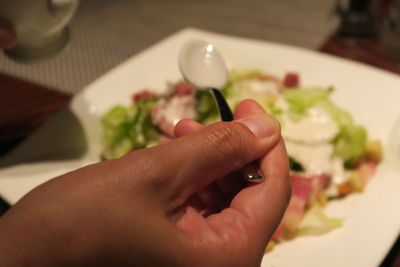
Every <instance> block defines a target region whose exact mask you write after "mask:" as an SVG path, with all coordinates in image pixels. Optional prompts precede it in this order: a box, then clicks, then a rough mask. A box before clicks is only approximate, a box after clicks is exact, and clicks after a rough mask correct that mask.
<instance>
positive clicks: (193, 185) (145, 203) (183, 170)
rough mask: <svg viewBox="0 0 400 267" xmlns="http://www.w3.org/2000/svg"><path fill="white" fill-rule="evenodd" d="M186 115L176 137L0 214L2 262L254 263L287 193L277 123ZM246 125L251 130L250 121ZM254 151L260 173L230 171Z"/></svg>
mask: <svg viewBox="0 0 400 267" xmlns="http://www.w3.org/2000/svg"><path fill="white" fill-rule="evenodd" d="M235 119H236V121H233V122H219V123H216V124H213V125H210V126H207V127H203V126H202V125H199V124H197V123H196V122H194V121H191V120H183V121H181V122H180V123H178V125H177V126H176V128H175V134H176V136H177V137H179V138H177V139H176V140H173V141H171V142H169V143H166V144H163V145H159V146H156V147H152V148H149V149H143V150H136V151H133V152H131V153H129V154H128V155H126V156H124V157H122V158H120V159H117V160H109V161H105V162H101V163H98V164H94V165H91V166H88V167H84V168H82V169H79V170H77V171H74V172H71V173H68V174H65V175H63V176H60V177H58V178H56V179H53V180H51V181H49V182H47V183H45V184H43V185H41V186H39V187H38V188H36V189H34V190H33V191H32V192H31V193H29V194H28V195H26V196H25V197H24V198H23V199H22V200H21V201H20V202H19V203H17V204H16V205H15V206H14V207H13V208H12V209H11V210H10V211H9V212H7V213H6V214H5V216H4V217H3V218H2V219H1V220H0V236H1V237H2V238H1V239H0V248H1V249H0V265H4V266H20V265H23V264H26V265H29V264H31V265H32V266H76V265H78V266H126V265H138V266H142V265H143V266H153V265H161V266H180V265H182V266H257V265H259V264H260V262H261V259H262V256H263V254H264V249H265V246H266V244H267V242H268V240H269V239H270V237H271V236H272V234H273V232H274V231H275V229H276V227H277V226H278V224H279V222H280V219H281V217H282V215H283V213H284V211H285V208H286V206H287V204H288V201H289V197H290V183H289V179H288V163H287V155H286V152H285V148H284V145H283V141H282V138H281V135H280V129H279V124H278V123H277V121H276V120H275V119H273V118H272V117H270V116H268V115H266V114H265V113H264V111H263V109H262V108H261V107H260V106H258V105H257V104H256V103H255V102H253V101H244V102H242V103H240V104H239V106H238V108H237V109H236V111H235ZM249 129H251V130H249ZM257 159H259V163H260V168H261V170H262V172H263V174H264V175H265V176H266V179H265V181H264V182H263V183H260V184H250V185H249V184H246V183H245V182H244V180H243V178H242V177H240V175H239V174H238V173H237V171H238V170H240V168H241V167H243V166H245V165H246V164H248V163H249V162H253V161H254V160H257Z"/></svg>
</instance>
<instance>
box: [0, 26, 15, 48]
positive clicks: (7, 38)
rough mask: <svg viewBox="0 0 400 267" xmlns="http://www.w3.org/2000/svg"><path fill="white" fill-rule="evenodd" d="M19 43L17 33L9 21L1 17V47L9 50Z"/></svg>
mask: <svg viewBox="0 0 400 267" xmlns="http://www.w3.org/2000/svg"><path fill="white" fill-rule="evenodd" d="M16 43H17V33H16V32H15V29H14V27H13V26H12V24H11V23H9V22H8V21H6V20H4V19H1V18H0V49H4V50H8V49H11V48H13V47H14V46H15V44H16Z"/></svg>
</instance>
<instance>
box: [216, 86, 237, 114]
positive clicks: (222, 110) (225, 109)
mask: <svg viewBox="0 0 400 267" xmlns="http://www.w3.org/2000/svg"><path fill="white" fill-rule="evenodd" d="M211 92H212V93H213V95H214V98H215V101H216V102H217V106H218V110H219V115H220V116H221V120H222V121H233V113H232V110H231V108H230V107H229V105H228V103H226V100H225V97H224V96H223V95H222V94H221V92H220V91H219V90H218V89H215V88H211Z"/></svg>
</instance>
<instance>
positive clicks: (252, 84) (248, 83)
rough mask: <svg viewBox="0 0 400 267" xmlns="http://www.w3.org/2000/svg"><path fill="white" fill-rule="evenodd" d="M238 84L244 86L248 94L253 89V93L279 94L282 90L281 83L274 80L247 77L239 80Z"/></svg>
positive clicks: (244, 90) (240, 86)
mask: <svg viewBox="0 0 400 267" xmlns="http://www.w3.org/2000/svg"><path fill="white" fill-rule="evenodd" d="M236 86H237V87H238V88H243V90H242V91H243V92H246V94H248V91H251V93H252V95H277V94H278V93H279V91H280V88H279V85H278V84H277V82H276V81H273V80H260V79H248V80H247V79H245V80H242V81H239V82H237V85H236ZM248 88H250V90H248Z"/></svg>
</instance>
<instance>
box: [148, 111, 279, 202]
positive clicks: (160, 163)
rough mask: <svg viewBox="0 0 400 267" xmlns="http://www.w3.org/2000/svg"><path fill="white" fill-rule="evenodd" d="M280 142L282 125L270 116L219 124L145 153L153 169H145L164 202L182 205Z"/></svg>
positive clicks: (263, 115) (149, 181) (149, 180)
mask: <svg viewBox="0 0 400 267" xmlns="http://www.w3.org/2000/svg"><path fill="white" fill-rule="evenodd" d="M279 140H280V127H279V123H278V122H277V120H276V119H274V118H273V117H271V116H269V115H267V114H256V115H254V116H249V117H245V118H241V119H240V120H237V121H232V122H218V123H215V124H212V125H209V126H207V127H204V128H203V129H200V130H199V131H196V132H194V133H191V134H188V135H185V136H183V137H181V138H178V139H175V140H174V141H171V142H169V143H166V144H163V145H159V146H156V147H153V148H150V149H146V150H143V151H142V152H143V153H145V154H146V153H147V154H148V155H142V156H144V158H143V157H142V158H143V160H144V161H146V165H147V166H153V167H152V168H148V170H146V172H147V177H149V175H150V177H151V179H147V182H148V184H150V185H153V188H155V189H157V190H159V192H157V195H159V196H164V197H166V198H167V199H165V200H164V201H166V202H164V201H163V202H164V203H175V204H174V205H176V206H179V205H181V204H182V203H183V202H184V201H185V200H186V199H187V198H188V197H189V196H190V195H192V194H193V193H195V192H198V191H199V190H201V189H202V188H204V187H205V186H207V185H208V184H210V183H212V182H213V181H215V180H217V179H218V178H221V177H224V176H226V175H227V174H229V173H231V172H234V171H237V170H239V169H240V168H242V167H243V166H245V165H246V164H248V163H250V162H252V161H254V160H256V159H258V158H260V157H262V156H264V155H265V154H266V153H267V152H268V151H269V150H271V149H272V148H273V147H274V146H275V145H276V144H277V143H278V142H279ZM154 166H157V167H156V168H154ZM171 208H173V207H171Z"/></svg>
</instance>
